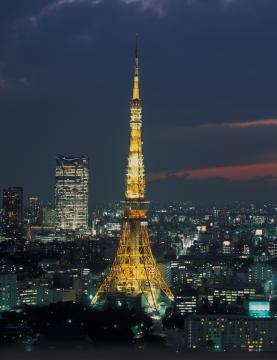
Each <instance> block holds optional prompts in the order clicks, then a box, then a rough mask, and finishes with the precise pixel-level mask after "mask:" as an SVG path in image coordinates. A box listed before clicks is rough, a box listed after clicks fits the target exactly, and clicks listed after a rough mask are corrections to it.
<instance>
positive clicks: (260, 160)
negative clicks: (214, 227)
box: [0, 0, 277, 207]
mask: <svg viewBox="0 0 277 360" xmlns="http://www.w3.org/2000/svg"><path fill="white" fill-rule="evenodd" d="M181 3H182V4H181ZM207 3H208V5H207ZM276 10H277V5H276V3H274V1H270V0H268V1H265V2H262V3H261V2H258V1H256V2H254V3H253V1H249V0H244V1H243V0H241V1H239V0H237V1H224V0H215V1H209V2H203V1H197V0H195V1H188V2H179V1H177V0H176V1H170V2H169V1H166V0H164V1H122V0H118V1H115V2H113V3H111V2H110V1H104V0H103V1H98V2H91V1H85V0H84V1H55V0H47V1H45V2H44V3H43V4H37V2H35V1H31V2H29V4H28V5H24V6H18V8H17V11H16V12H12V11H11V8H10V7H9V4H8V2H3V3H2V5H1V15H0V16H1V19H3V21H1V25H0V26H1V28H0V30H1V45H0V46H1V48H0V49H1V58H0V116H1V118H2V119H3V121H4V130H5V133H7V134H9V135H10V136H5V137H3V141H2V142H1V150H2V153H4V154H6V155H5V156H4V159H3V164H2V166H3V168H4V169H5V172H4V174H3V177H2V182H1V184H0V185H1V188H5V187H8V186H22V187H23V188H24V192H25V194H26V196H27V197H29V196H39V197H40V198H41V199H42V200H43V201H44V202H46V201H48V200H52V201H53V200H54V191H53V189H54V171H55V166H54V159H55V157H56V156H57V154H65V155H66V154H68V155H71V154H73V155H74V156H80V155H86V156H88V157H89V158H90V163H91V173H90V178H91V187H90V202H91V204H92V206H93V207H94V205H97V204H99V203H103V202H104V203H105V202H107V201H109V200H120V199H121V197H122V194H123V193H122V189H123V174H124V172H125V166H126V160H125V159H126V149H127V148H128V142H127V141H126V138H127V131H128V128H127V126H126V121H127V119H128V111H127V110H126V109H127V107H126V104H127V103H128V94H129V89H130V88H131V82H130V80H129V75H130V72H129V70H127V71H126V69H129V68H130V64H131V61H132V52H131V51H130V50H129V49H130V48H131V44H132V42H133V37H134V34H135V33H136V32H139V34H140V38H141V43H142V47H143V49H144V51H143V54H144V56H143V57H142V64H143V68H144V74H143V87H142V93H143V95H144V97H145V98H146V101H145V104H144V118H145V126H144V138H145V143H146V146H145V155H146V159H147V160H146V173H147V176H148V180H147V193H148V197H149V198H151V200H153V201H155V200H157V199H160V200H162V201H163V200H164V201H169V200H190V201H196V202H201V201H203V202H213V201H214V202H219V201H220V200H221V201H223V200H225V201H230V200H249V201H255V200H258V201H263V200H264V201H269V200H271V201H274V200H276V195H275V194H277V185H276V174H277V166H276V153H277V151H276V150H277V149H276V145H275V136H276V129H277V128H276V124H277V120H276V114H277V106H276V95H275V92H274V91H275V90H274V89H275V83H276V80H277V79H276V71H275V64H276V59H277V49H276V46H275V39H276V34H277V29H276V25H275V21H274V15H273V14H274V13H275V12H276ZM117 18H120V19H121V20H120V22H119V20H115V19H117ZM130 18H131V19H132V20H133V21H130ZM80 19H82V21H80ZM219 29H220V31H219ZM111 33H112V34H113V36H111ZM41 40H43V41H41ZM173 40H174V41H173ZM111 54H112V56H111ZM128 72H129V73H128ZM128 83H129V89H128V86H127V87H126V86H125V84H128ZM107 102H108V104H109V106H107ZM11 139H12V141H13V146H10V141H11ZM7 149H8V152H7ZM155 149H156V150H155ZM110 154H113V156H112V157H111V156H110ZM19 159H20V161H19ZM15 163H16V164H18V165H17V166H11V164H15ZM34 164H36V171H35V172H34ZM110 174H113V175H112V177H111V175H110Z"/></svg>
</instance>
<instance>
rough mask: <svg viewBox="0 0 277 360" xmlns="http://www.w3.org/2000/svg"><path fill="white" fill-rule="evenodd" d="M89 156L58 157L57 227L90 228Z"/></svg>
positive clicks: (56, 185)
mask: <svg viewBox="0 0 277 360" xmlns="http://www.w3.org/2000/svg"><path fill="white" fill-rule="evenodd" d="M88 176H89V175H88V158H87V157H85V156H82V157H80V158H75V157H66V156H59V157H57V158H56V179H55V180H56V183H55V207H56V227H57V228H58V229H61V230H65V231H71V230H73V231H85V230H87V228H88Z"/></svg>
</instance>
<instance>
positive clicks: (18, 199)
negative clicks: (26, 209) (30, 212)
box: [3, 186, 23, 232]
mask: <svg viewBox="0 0 277 360" xmlns="http://www.w3.org/2000/svg"><path fill="white" fill-rule="evenodd" d="M3 210H4V224H5V228H6V230H7V231H8V232H10V231H14V230H17V229H19V228H20V226H21V225H22V216H23V188H22V187H15V186H14V187H9V188H7V189H4V190H3Z"/></svg>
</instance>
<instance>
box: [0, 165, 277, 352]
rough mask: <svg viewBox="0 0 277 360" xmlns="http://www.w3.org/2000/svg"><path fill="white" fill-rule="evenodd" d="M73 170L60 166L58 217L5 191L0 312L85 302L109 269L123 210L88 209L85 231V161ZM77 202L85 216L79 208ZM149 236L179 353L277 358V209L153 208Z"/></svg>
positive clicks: (12, 190)
mask: <svg viewBox="0 0 277 360" xmlns="http://www.w3.org/2000/svg"><path fill="white" fill-rule="evenodd" d="M72 161H73V164H71V162H70V161H69V168H68V169H63V170H62V169H61V167H62V166H63V167H65V166H66V164H68V162H66V163H61V159H60V158H58V160H57V168H58V169H57V173H56V174H58V175H57V179H56V208H55V207H52V206H48V205H46V206H45V205H43V204H42V202H41V201H40V200H39V199H38V198H37V197H31V198H29V199H27V201H26V205H25V206H24V202H23V189H22V188H20V187H10V188H7V189H5V190H4V191H3V207H2V210H1V238H0V239H1V241H0V254H1V256H0V312H4V311H20V309H22V308H23V307H24V306H47V305H49V304H52V303H60V302H64V303H66V302H80V301H86V302H90V300H91V298H92V297H93V295H94V294H95V292H96V290H97V288H98V287H99V284H100V283H101V281H102V279H103V278H104V276H105V273H106V271H107V269H108V268H109V266H110V265H111V263H112V260H113V258H114V256H115V252H116V249H117V246H118V240H119V234H120V230H121V216H122V210H121V205H120V204H118V203H112V204H109V205H107V206H105V207H104V208H101V209H100V208H99V209H95V210H94V211H93V213H92V214H91V220H90V221H88V215H87V213H88V210H87V209H88V208H87V199H88V175H87V171H88V164H87V160H86V159H85V158H82V159H81V160H80V161H81V162H79V160H78V161H77V163H76V159H74V160H72ZM67 170H68V171H69V172H68V173H67ZM72 171H73V172H72ZM71 175H72V177H73V178H71ZM75 182H76V183H75ZM75 192H76V193H79V192H80V194H79V195H78V196H77V195H76V193H75ZM80 198H82V199H85V200H81V202H83V201H85V202H86V205H85V206H80V205H78V202H79V201H80ZM57 206H58V209H57ZM75 209H76V212H75ZM57 214H59V215H57ZM57 219H59V220H57ZM149 230H150V235H151V241H152V244H151V246H152V249H153V252H154V255H155V258H156V259H157V263H158V267H159V270H160V272H161V274H162V276H163V278H164V279H165V280H166V282H167V284H168V285H169V286H170V288H171V289H172V291H173V293H174V295H175V299H174V302H173V303H172V306H171V308H169V309H167V311H166V314H165V319H166V324H167V325H166V326H167V327H168V328H175V327H176V319H178V324H179V327H180V323H181V330H180V331H181V333H182V337H183V341H184V345H183V346H185V347H186V348H187V349H190V350H201V349H212V350H213V351H238V350H242V351H265V350H269V351H272V350H276V349H277V348H276V346H277V345H276V344H277V207H276V206H275V205H274V204H265V205H264V206H262V207H256V206H255V205H253V204H250V205H244V204H236V205H234V206H230V207H225V208H216V207H210V208H207V207H205V208H202V207H197V206H194V205H192V204H190V203H174V204H171V205H168V206H161V205H152V206H151V208H150V210H149ZM160 306H161V308H162V306H163V303H162V300H161V304H160Z"/></svg>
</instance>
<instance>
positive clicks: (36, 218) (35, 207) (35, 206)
mask: <svg viewBox="0 0 277 360" xmlns="http://www.w3.org/2000/svg"><path fill="white" fill-rule="evenodd" d="M25 220H26V221H27V223H28V224H29V225H41V223H42V208H41V202H40V200H39V198H38V197H30V198H29V200H28V205H27V208H26V210H25Z"/></svg>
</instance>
